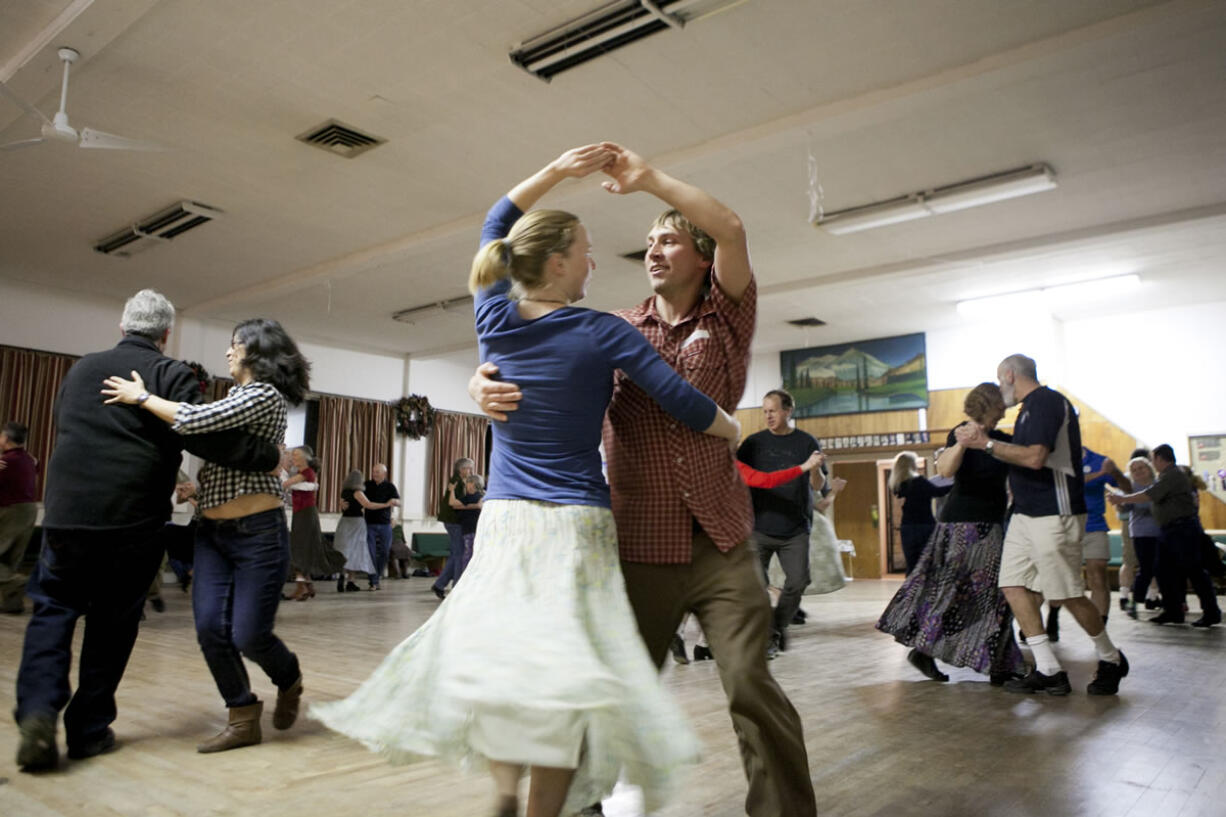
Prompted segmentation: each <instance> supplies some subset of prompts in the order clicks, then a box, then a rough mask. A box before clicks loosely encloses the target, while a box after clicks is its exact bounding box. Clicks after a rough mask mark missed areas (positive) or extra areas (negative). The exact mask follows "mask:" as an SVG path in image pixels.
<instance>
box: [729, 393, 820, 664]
mask: <svg viewBox="0 0 1226 817" xmlns="http://www.w3.org/2000/svg"><path fill="white" fill-rule="evenodd" d="M795 405H796V404H795V402H794V401H793V399H792V395H790V394H788V393H787V392H786V391H784V390H783V389H773V390H771V391H768V392H767V393H766V396H765V397H763V398H762V413H763V415H764V417H765V419H766V428H764V429H763V430H762V431H759V432H757V433H756V434H750V435H749V436H748V437H746V438H745V440H744V442H742V443H741V447H740V448H739V449H737V453H736V456H737V459H739V460H740V461H741V462H743V463H745V464H746V465H748V466H750V467H751V468H756V469H757V470H759V471H779V470H782V469H784V468H791V467H792V466H794V465H799V464H800V463H802V462H804V461H805V460H806V459H808V458H809V455H810V454H812V453H814V452H816V451H820V449H819V448H818V445H817V440H815V439H813V436H812V435H811V434H808V433H806V432H804V431H801V430H800V429H797V428H792V427H791V426H790V425H789V424H788V421H789V420H791V418H792V409H793V408H794V407H795ZM812 474H813V477H812V480H813V487H814V488H816V489H818V490H820V489H821V488H822V486H823V485H825V482H826V480H825V477H824V476H823V475H822V469H821V468H814V469H813V471H812ZM749 492H750V496H751V497H752V499H753V517H754V522H753V537H752V541H753V544H754V548H755V549H756V550H757V553H758V558H759V559H760V560H761V562H762V571H763V575H764V576H765V575H766V572H767V571H768V570H769V568H770V561H771V557H772V556H776V555H777V556H778V557H779V565H780V567H782V568H783V575H784V582H783V591H782V592H781V593H780V594H779V603H778V604H777V605H775V618H774V626H773V628H772V631H771V639H770V642H769V643H768V645H767V648H766V653H767V656H768V657H770V658H774V657H775V655H776V654H778V653H779V652H780V651H781V650H786V649H787V628H788V625H789V624H791V623H792V617H793V616H795V615H796V611H797V610H799V609H800V597H801V595H802V594H803V593H804V591H805V588H806V587H808V586H809V530H810V529H811V528H812V525H813V492H812V491H811V490H810V489H809V481H808V480H804V479H794V480H792V481H791V482H785V483H784V484H783V485H780V486H778V487H775V488H751V489H750V491H749Z"/></svg>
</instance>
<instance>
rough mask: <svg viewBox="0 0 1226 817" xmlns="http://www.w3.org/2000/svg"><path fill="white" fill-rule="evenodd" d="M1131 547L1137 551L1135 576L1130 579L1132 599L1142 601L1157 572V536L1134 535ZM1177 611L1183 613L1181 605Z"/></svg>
mask: <svg viewBox="0 0 1226 817" xmlns="http://www.w3.org/2000/svg"><path fill="white" fill-rule="evenodd" d="M1132 549H1133V550H1135V551H1136V553H1137V577H1136V578H1135V579H1133V580H1132V600H1133V601H1136V602H1141V603H1144V602H1145V595H1146V594H1147V593H1149V584H1150V582H1152V581H1153V580H1154V576H1155V575H1157V573H1158V537H1156V536H1134V537H1132ZM1181 605H1182V602H1181ZM1179 612H1180V615H1182V614H1183V607H1182V606H1181V607H1180V611H1179Z"/></svg>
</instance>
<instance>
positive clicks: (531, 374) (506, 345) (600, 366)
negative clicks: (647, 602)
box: [474, 196, 716, 508]
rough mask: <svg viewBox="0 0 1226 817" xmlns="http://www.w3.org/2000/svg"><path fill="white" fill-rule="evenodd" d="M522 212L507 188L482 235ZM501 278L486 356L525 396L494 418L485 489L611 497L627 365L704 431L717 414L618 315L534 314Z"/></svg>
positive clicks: (666, 404) (490, 297)
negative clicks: (609, 437) (620, 390)
mask: <svg viewBox="0 0 1226 817" xmlns="http://www.w3.org/2000/svg"><path fill="white" fill-rule="evenodd" d="M522 215H523V212H522V211H521V210H520V209H519V208H518V207H516V206H515V204H514V203H513V202H511V200H510V199H507V198H506V197H505V196H504V197H503V198H502V199H501V200H500V201H499V202H498V203H497V204H495V205H494V206H493V207H492V208H491V209H490V211H489V214H488V215H487V216H486V220H485V225H484V226H483V227H482V230H481V243H482V245H484V244H486V243H487V242H489V241H493V240H494V239H497V238H502V237H503V236H505V235H506V234H507V233H508V232H509V230H510V228H511V226H512V225H513V224H514V223H515V222H516V221H517V220H518V219H519V218H520V216H522ZM510 286H511V282H510V281H509V280H506V279H504V280H502V281H499V282H498V283H497V284H495V285H494V286H492V287H489V288H487V289H484V290H481V291H480V292H478V293H477V296H476V298H475V300H474V309H475V311H476V326H477V338H478V340H479V341H480V348H481V360H482V361H483V362H489V363H494V364H496V365H497V366H498V368H499V376H500V378H501V379H503V380H507V381H511V382H514V383H516V384H518V385H519V387H520V390H521V391H522V392H523V399H522V400H521V401H520V403H519V408H518V410H516V411H513V412H511V413H510V414H509V415H508V419H507V422H505V423H495V424H494V425H493V429H494V448H493V453H492V454H491V456H490V473H489V481H488V482H489V492H488V493H487V494H486V496H485V498H486V499H535V500H541V501H544V502H556V503H559V504H563V505H597V506H601V507H605V508H607V507H609V486H608V483H607V482H605V479H604V474H603V472H602V471H601V462H600V451H599V446H600V429H601V424H602V422H603V420H604V414H605V409H606V408H607V407H608V405H609V400H610V398H611V397H612V395H613V372H614V371H615V370H617V369H621V370H622V371H623V372H625V373H626V374H627V375H628V376H629V377H630V379H631V380H633V381H634V382H635V383H637V384H638V385H639V386H641V387H642V388H643V390H644V391H646V392H647V393H648V394H650V395H651V396H652V398H654V399H655V400H656V402H658V403H659V404H660V406H661V407H663V408H664V410H665V411H667V412H668V413H670V414H672V415H673V416H675V417H676V418H677V419H679V420H681V421H682V422H684V423H685V424H686V425H687V426H689V427H690V428H692V429H694V430H696V431H701V430H703V429H705V428H707V427H709V426H710V425H711V422H712V421H713V420H714V419H715V411H716V406H715V403H713V402H712V401H711V399H710V398H709V397H707V396H706V395H704V394H703V393H702V392H700V391H698V390H697V389H695V388H694V387H693V386H691V385H690V384H689V383H687V382H686V381H685V380H683V379H682V378H681V377H680V376H679V375H678V374H677V373H676V372H674V371H673V370H672V368H671V367H670V366H669V365H668V364H667V363H665V362H664V361H663V360H662V359H661V358H660V355H659V354H658V353H657V352H656V350H655V349H654V348H652V346H651V344H649V343H648V342H647V340H646V339H645V338H644V337H643V336H642V335H641V334H640V333H639V332H638V330H637V329H635V328H634V327H633V326H631V325H630V324H628V323H626V322H625V321H624V320H622V319H621V318H619V317H617V316H616V315H610V314H608V313H607V312H596V311H594V310H591V309H582V308H579V307H572V306H566V307H562V308H561V309H558V310H555V311H554V312H551V313H549V314H547V315H544V316H542V317H540V318H536V319H534V320H529V319H526V318H523V317H521V316H520V314H519V311H518V309H517V304H516V302H515V301H514V300H512V299H511V298H508V297H507V293H508V291H509V290H510Z"/></svg>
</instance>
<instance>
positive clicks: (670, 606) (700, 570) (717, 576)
mask: <svg viewBox="0 0 1226 817" xmlns="http://www.w3.org/2000/svg"><path fill="white" fill-rule="evenodd" d="M759 569H760V568H759V566H758V565H757V564H756V558H755V555H754V553H753V550H752V549H751V548H750V547H749V543H744V544H741V545H738V546H737V547H735V548H733V549H732V550H730V551H728V552H726V553H724V552H721V551H720V550H719V549H718V548H717V547H716V546H715V544H714V543H713V542H712V541H711V540H710V538H708V537H707V536H706V534H704V533H701V532H700V533H697V534H695V535H694V543H693V555H692V560H691V561H690V563H689V564H676V565H653V564H635V563H631V562H622V572H623V574H624V575H625V578H626V592H627V595H628V596H629V597H630V604H631V606H632V607H633V608H634V615H635V619H636V620H637V621H638V627H639V632H640V634H641V635H642V636H643V641H644V642H645V643H646V645H647V651H648V652H649V653H650V654H651V659H652V660H653V661H655V662H656V666H661V665H663V663H664V659H665V657H666V656H667V655H668V645H669V642H670V641H671V640H672V637H673V634H674V633H676V631H677V625H678V624H679V623H680V622H681V617H682V615H683V614H684V613H686V612H687V611H692V612H693V613H694V614H695V615H696V616H697V617H698V622H699V624H701V625H702V630H703V632H704V633H706V636H707V641H708V642H709V643H710V645H711V651H712V652H713V653H714V654H715V663H716V666H717V668H718V669H719V677H720V681H721V683H722V684H723V686H724V693H725V694H726V695H727V696H728V709H729V713H730V714H731V716H732V728H733V729H734V730H735V731H736V735H737V739H738V742H739V743H740V749H741V760H742V762H743V764H744V767H745V776H746V778H748V780H749V793H748V794H747V795H746V798H745V811H746V813H747V814H749V815H751V817H813V815H816V814H817V805H816V802H815V800H814V795H813V781H812V779H811V778H810V777H809V759H808V755H807V753H806V752H805V741H804V735H803V733H802V729H801V724H800V716H799V715H798V714H796V710H795V708H793V706H792V704H791V702H790V701H789V700H788V698H787V696H786V695H785V694H784V693H783V690H782V689H780V687H779V684H778V683H776V682H775V679H774V678H773V677H772V676H771V674H770V670H769V669H768V668H767V665H766V642H767V638H768V637H769V635H770V626H771V612H770V601H769V600H768V599H767V595H766V593H765V592H764V589H763V586H762V580H761V579H760V578H759V576H758V571H759Z"/></svg>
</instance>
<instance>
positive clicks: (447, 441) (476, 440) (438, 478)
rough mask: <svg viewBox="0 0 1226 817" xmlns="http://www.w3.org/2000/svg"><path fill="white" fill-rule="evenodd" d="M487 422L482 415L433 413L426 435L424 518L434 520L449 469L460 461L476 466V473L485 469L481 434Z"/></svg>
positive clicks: (446, 412)
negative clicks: (428, 443) (427, 451)
mask: <svg viewBox="0 0 1226 817" xmlns="http://www.w3.org/2000/svg"><path fill="white" fill-rule="evenodd" d="M489 426H490V421H489V418H488V417H486V416H485V415H483V414H457V413H455V412H450V411H436V412H435V413H434V429H433V430H432V431H431V432H430V468H429V469H428V471H427V472H426V516H438V503H439V499H440V498H441V497H442V494H443V486H444V485H446V484H447V480H448V479H450V478H451V468H452V466H453V465H455V461H456V460H458V459H460V458H461V457H468V458H469V459H471V460H473V461H474V462H475V463H477V471H478V472H480V471H481V470H483V469H484V467H485V433H486V431H487V429H489Z"/></svg>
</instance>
